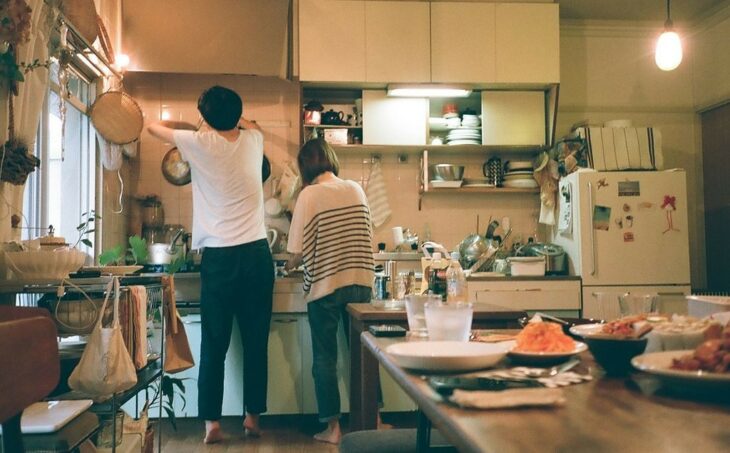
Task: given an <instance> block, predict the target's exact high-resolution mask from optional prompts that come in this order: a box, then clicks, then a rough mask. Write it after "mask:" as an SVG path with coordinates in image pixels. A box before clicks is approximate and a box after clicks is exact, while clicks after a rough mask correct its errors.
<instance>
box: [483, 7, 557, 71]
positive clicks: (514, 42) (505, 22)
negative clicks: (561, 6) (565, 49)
mask: <svg viewBox="0 0 730 453" xmlns="http://www.w3.org/2000/svg"><path fill="white" fill-rule="evenodd" d="M496 30H497V33H496V51H497V59H496V61H497V78H496V82H497V83H526V84H529V83H537V84H546V83H558V82H560V28H559V17H558V5H557V4H554V3H549V4H548V3H540V4H535V3H529V4H528V3H498V4H497V5H496Z"/></svg>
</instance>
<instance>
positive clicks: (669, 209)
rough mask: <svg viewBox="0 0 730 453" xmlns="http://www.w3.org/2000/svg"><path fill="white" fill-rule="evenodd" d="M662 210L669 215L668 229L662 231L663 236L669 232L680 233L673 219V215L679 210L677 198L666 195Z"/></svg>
mask: <svg viewBox="0 0 730 453" xmlns="http://www.w3.org/2000/svg"><path fill="white" fill-rule="evenodd" d="M661 208H662V209H664V211H666V213H667V229H665V230H664V231H662V234H664V233H667V232H669V231H679V230H678V229H677V228H674V219H673V218H672V213H673V212H674V211H676V210H677V197H675V196H672V195H664V201H663V202H662V204H661Z"/></svg>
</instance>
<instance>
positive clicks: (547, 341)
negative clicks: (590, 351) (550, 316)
mask: <svg viewBox="0 0 730 453" xmlns="http://www.w3.org/2000/svg"><path fill="white" fill-rule="evenodd" d="M586 349H587V347H586V345H585V344H584V343H581V342H579V341H575V340H573V339H572V338H570V337H569V336H568V335H566V334H565V333H564V332H563V329H562V327H561V326H560V325H559V324H556V323H554V322H543V321H540V320H536V319H533V320H532V321H530V322H529V323H527V324H526V325H525V326H524V328H523V329H522V331H520V333H519V334H517V338H516V339H515V344H514V346H513V347H512V349H510V352H509V357H510V360H512V361H513V362H517V363H525V364H533V365H549V364H554V363H560V362H564V361H566V360H568V359H569V358H571V357H572V356H574V355H576V354H580V353H581V352H583V351H585V350H586Z"/></svg>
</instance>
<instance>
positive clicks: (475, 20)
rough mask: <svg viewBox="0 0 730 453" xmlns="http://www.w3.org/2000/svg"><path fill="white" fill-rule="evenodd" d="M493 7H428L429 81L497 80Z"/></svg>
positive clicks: (440, 4) (480, 4)
mask: <svg viewBox="0 0 730 453" xmlns="http://www.w3.org/2000/svg"><path fill="white" fill-rule="evenodd" d="M495 38H496V32H495V4H494V3H462V2H457V3H451V2H449V3H431V80H432V81H433V82H451V83H454V82H463V83H487V82H493V81H494V80H496V69H495V64H496V47H495Z"/></svg>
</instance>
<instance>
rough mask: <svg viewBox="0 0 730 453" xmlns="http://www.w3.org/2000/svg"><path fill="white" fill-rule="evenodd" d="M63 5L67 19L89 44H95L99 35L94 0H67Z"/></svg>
mask: <svg viewBox="0 0 730 453" xmlns="http://www.w3.org/2000/svg"><path fill="white" fill-rule="evenodd" d="M62 5H63V6H62V10H63V15H64V16H66V19H67V20H68V21H69V22H70V23H71V25H73V27H74V28H75V29H76V30H77V31H78V32H79V34H80V35H81V36H82V37H83V38H84V39H85V40H86V41H87V42H88V43H89V44H94V41H96V38H97V37H98V36H99V28H98V24H97V22H96V6H95V5H94V0H65V1H64V2H63V3H62Z"/></svg>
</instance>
